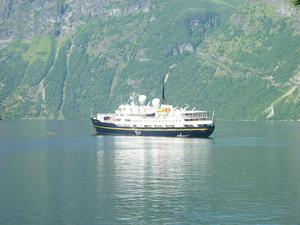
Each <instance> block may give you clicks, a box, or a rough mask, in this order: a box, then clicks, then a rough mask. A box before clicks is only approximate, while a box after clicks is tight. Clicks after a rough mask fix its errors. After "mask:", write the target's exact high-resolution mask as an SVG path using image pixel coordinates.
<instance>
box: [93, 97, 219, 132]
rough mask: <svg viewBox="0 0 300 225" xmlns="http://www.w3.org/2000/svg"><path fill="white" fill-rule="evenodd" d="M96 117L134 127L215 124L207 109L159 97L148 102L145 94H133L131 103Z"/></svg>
mask: <svg viewBox="0 0 300 225" xmlns="http://www.w3.org/2000/svg"><path fill="white" fill-rule="evenodd" d="M137 99H138V101H137ZM96 118H97V120H98V121H100V122H102V123H109V124H115V125H116V126H118V127H133V128H134V127H141V128H184V127H186V128H194V127H195V128H196V127H203V126H213V125H214V121H213V115H209V112H207V111H200V110H196V109H195V108H194V109H192V110H188V107H185V108H178V107H173V105H168V104H161V102H160V99H158V98H155V99H153V100H152V101H151V103H148V104H146V96H145V95H133V96H131V97H130V101H129V103H128V104H121V105H120V106H119V107H118V109H117V110H115V113H114V114H97V117H96Z"/></svg>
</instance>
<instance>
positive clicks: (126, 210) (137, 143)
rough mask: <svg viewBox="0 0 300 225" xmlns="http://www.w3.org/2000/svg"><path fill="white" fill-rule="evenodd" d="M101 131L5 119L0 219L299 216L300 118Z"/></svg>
mask: <svg viewBox="0 0 300 225" xmlns="http://www.w3.org/2000/svg"><path fill="white" fill-rule="evenodd" d="M49 131H50V132H49ZM93 133H94V131H93V129H92V127H91V124H90V122H89V121H76V122H75V121H1V122H0V224H1V225H13V224H17V225H24V224H49V225H54V224H55V225H56V224H70V225H74V224H87V225H92V224H105V225H106V224H300V123H292V122H218V123H217V128H216V132H215V133H214V135H213V136H212V139H179V138H155V137H153V138H152V137H109V136H106V137H101V136H94V135H93Z"/></svg>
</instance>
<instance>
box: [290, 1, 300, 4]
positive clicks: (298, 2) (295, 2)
mask: <svg viewBox="0 0 300 225" xmlns="http://www.w3.org/2000/svg"><path fill="white" fill-rule="evenodd" d="M292 3H293V4H294V5H300V0H292Z"/></svg>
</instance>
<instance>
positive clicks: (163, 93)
mask: <svg viewBox="0 0 300 225" xmlns="http://www.w3.org/2000/svg"><path fill="white" fill-rule="evenodd" d="M162 103H163V104H165V105H167V104H168V103H167V99H166V97H165V81H163V88H162Z"/></svg>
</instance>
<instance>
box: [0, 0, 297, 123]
mask: <svg viewBox="0 0 300 225" xmlns="http://www.w3.org/2000/svg"><path fill="white" fill-rule="evenodd" d="M0 6H1V7H0V12H1V17H0V18H1V21H0V23H1V29H0V44H1V46H0V49H1V52H0V68H1V70H0V101H1V110H2V112H1V114H2V115H3V117H7V118H47V119H63V118H67V119H75V118H87V117H88V116H89V114H90V112H91V111H94V112H96V111H104V112H106V111H110V110H113V109H114V108H115V107H116V106H117V105H118V104H119V103H120V102H122V101H123V102H124V101H127V99H128V97H129V95H130V94H131V93H132V92H133V91H135V92H140V93H144V94H147V95H148V97H149V98H151V97H154V96H160V91H161V82H162V80H163V79H164V76H165V75H166V74H169V76H168V81H167V85H166V86H167V87H166V88H167V93H166V95H167V97H168V100H169V102H170V103H173V104H179V105H181V106H183V105H184V104H186V103H187V104H190V105H198V106H200V107H201V108H204V109H209V110H215V112H216V116H217V118H219V119H294V120H297V119H300V103H299V101H300V88H299V85H300V61H299V60H298V57H297V55H299V51H300V25H299V24H300V12H299V9H297V8H295V7H293V6H292V5H291V4H290V3H289V1H288V0H276V1H275V0H273V1H269V0H257V1H246V2H245V1H239V0H235V1H229V0H210V1H208V0H207V1H198V0H187V1H180V0H163V1H159V0H135V1H129V0H128V1H113V0H102V1H94V0H87V1H84V3H81V2H79V1H67V0H65V1H63V0H59V1H55V2H52V1H47V0H43V1H42V0H40V1H32V2H31V3H30V2H26V3H24V2H22V1H11V0H6V1H4V2H2V3H0ZM24 18H25V19H24Z"/></svg>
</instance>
